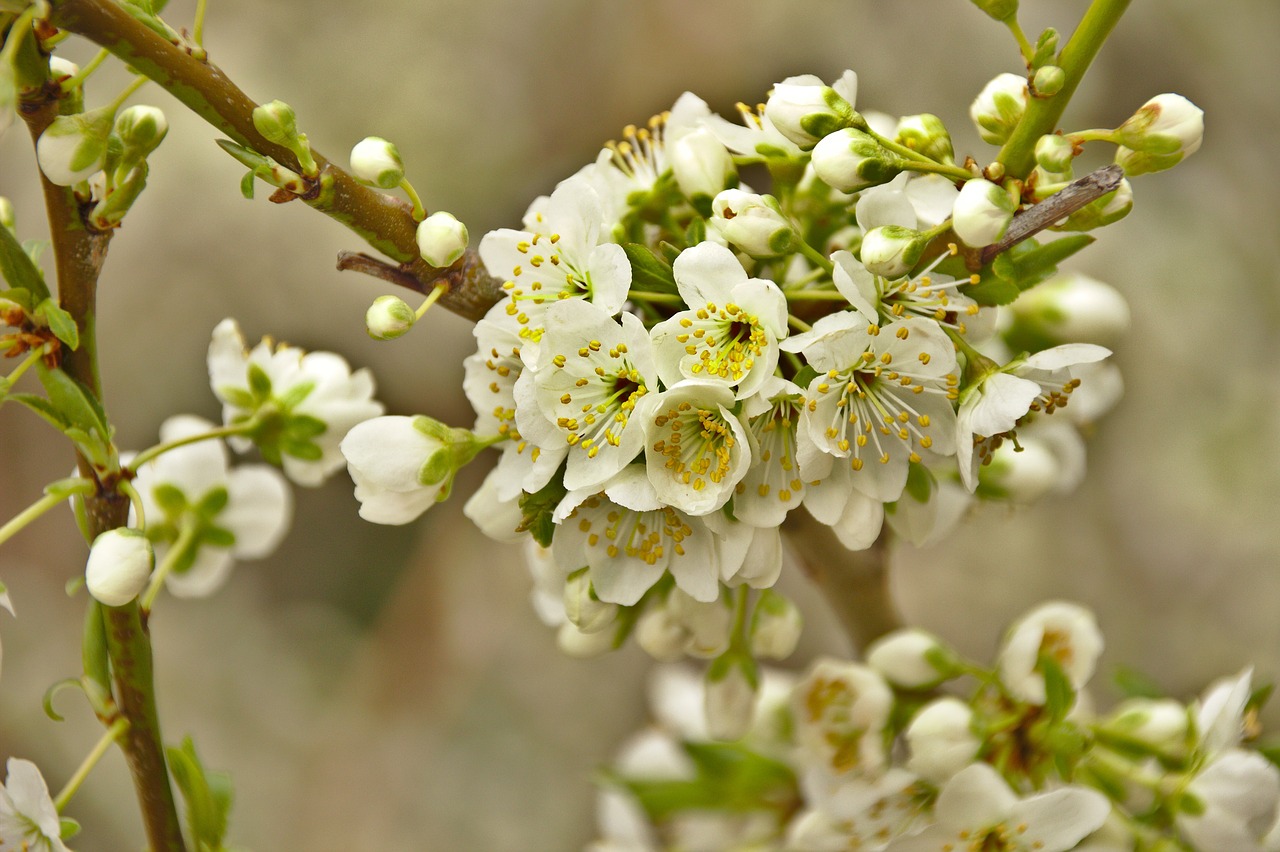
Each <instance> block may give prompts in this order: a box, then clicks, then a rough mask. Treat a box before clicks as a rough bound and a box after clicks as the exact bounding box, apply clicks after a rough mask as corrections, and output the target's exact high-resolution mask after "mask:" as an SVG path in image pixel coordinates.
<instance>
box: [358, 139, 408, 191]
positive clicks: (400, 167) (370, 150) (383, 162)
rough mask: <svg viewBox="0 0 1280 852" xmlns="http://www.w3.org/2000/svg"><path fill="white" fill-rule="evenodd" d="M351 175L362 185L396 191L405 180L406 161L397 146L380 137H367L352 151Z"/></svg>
mask: <svg viewBox="0 0 1280 852" xmlns="http://www.w3.org/2000/svg"><path fill="white" fill-rule="evenodd" d="M351 173H352V174H353V175H355V177H356V180H358V181H360V182H361V183H365V184H369V185H370V186H376V187H378V188H379V189H395V188H396V187H397V186H399V185H400V182H401V181H402V180H404V161H403V160H401V159H400V151H399V149H398V148H396V146H395V145H393V144H391V143H390V142H388V141H387V140H386V139H383V138H381V137H379V136H366V137H365V138H364V139H361V140H360V141H359V142H357V143H356V146H355V147H354V148H352V149H351Z"/></svg>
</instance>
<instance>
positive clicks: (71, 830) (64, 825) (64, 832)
mask: <svg viewBox="0 0 1280 852" xmlns="http://www.w3.org/2000/svg"><path fill="white" fill-rule="evenodd" d="M79 833H80V823H79V822H78V821H76V820H74V819H72V818H71V817H66V816H59V817H58V837H60V838H61V839H63V840H70V839H71V838H73V837H75V836H76V835H77V834H79Z"/></svg>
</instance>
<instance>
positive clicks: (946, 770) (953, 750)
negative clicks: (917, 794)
mask: <svg viewBox="0 0 1280 852" xmlns="http://www.w3.org/2000/svg"><path fill="white" fill-rule="evenodd" d="M903 736H904V737H905V739H906V742H907V748H908V749H909V750H910V752H911V756H910V757H909V758H907V768H908V769H910V770H911V771H912V772H915V773H916V774H918V775H919V776H920V777H922V778H925V779H928V780H929V781H932V782H933V783H935V784H945V783H946V782H947V781H948V780H949V779H950V778H951V776H953V775H955V774H956V773H957V772H959V771H960V770H961V769H964V768H965V767H966V766H968V765H969V764H970V763H973V761H974V759H975V758H976V757H977V756H978V748H979V747H980V746H981V745H982V741H981V740H979V739H978V737H977V735H976V734H974V732H973V710H972V709H970V707H969V705H968V704H965V703H964V702H963V701H960V700H959V699H956V698H951V697H947V698H939V699H937V700H935V701H931V702H929V703H928V704H926V705H925V706H924V707H922V708H921V709H920V711H919V712H918V713H916V715H915V716H914V717H913V718H912V719H911V724H910V725H908V726H907V729H906V731H905V732H904V733H903Z"/></svg>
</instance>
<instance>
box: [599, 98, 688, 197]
mask: <svg viewBox="0 0 1280 852" xmlns="http://www.w3.org/2000/svg"><path fill="white" fill-rule="evenodd" d="M710 115H711V108H710V107H708V106H707V102H706V101H704V100H703V99H702V98H700V97H698V96H697V95H695V94H693V93H692V92H685V93H684V94H682V95H681V96H680V97H678V98H676V102H675V103H674V104H673V105H672V107H671V109H669V110H666V111H665V112H663V113H661V114H660V115H655V116H654V117H653V118H650V119H649V122H648V125H647V126H646V127H640V128H637V127H635V126H634V125H631V126H628V127H626V128H625V129H624V130H623V131H622V141H620V142H610V143H608V144H607V145H606V146H605V147H604V150H602V151H601V152H600V156H599V157H597V158H596V162H595V172H596V174H595V177H596V180H597V182H596V188H597V190H601V184H602V183H603V184H604V185H606V186H608V187H609V191H603V190H601V195H602V196H605V197H606V206H608V202H609V200H610V199H609V196H612V200H613V201H614V202H615V203H616V204H617V205H618V206H619V207H620V208H621V210H622V214H625V212H626V211H627V209H628V208H629V207H630V206H631V203H632V202H633V201H641V202H642V201H643V196H644V195H647V194H648V193H650V192H652V191H653V188H654V185H655V184H656V183H657V182H658V179H659V178H661V177H662V176H663V175H665V174H667V173H668V172H670V171H671V168H672V165H673V163H672V154H673V150H672V149H673V148H674V146H675V144H676V143H677V142H679V141H680V140H681V139H683V138H684V137H686V136H688V135H690V134H691V133H693V132H695V131H696V130H698V128H699V127H700V126H701V124H702V120H703V119H705V118H707V117H709V116H710ZM619 218H621V215H620V216H619Z"/></svg>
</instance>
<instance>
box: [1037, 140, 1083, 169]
mask: <svg viewBox="0 0 1280 852" xmlns="http://www.w3.org/2000/svg"><path fill="white" fill-rule="evenodd" d="M1074 159H1075V145H1074V144H1072V142H1071V140H1070V139H1068V138H1067V137H1065V136H1060V135H1058V134H1057V133H1050V134H1048V135H1046V136H1041V137H1040V138H1039V139H1037V140H1036V165H1038V166H1039V167H1040V168H1042V169H1044V170H1045V171H1046V172H1049V173H1050V174H1064V173H1066V172H1067V171H1069V170H1070V169H1071V162H1072V161H1073V160H1074Z"/></svg>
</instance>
